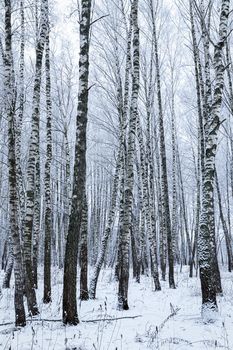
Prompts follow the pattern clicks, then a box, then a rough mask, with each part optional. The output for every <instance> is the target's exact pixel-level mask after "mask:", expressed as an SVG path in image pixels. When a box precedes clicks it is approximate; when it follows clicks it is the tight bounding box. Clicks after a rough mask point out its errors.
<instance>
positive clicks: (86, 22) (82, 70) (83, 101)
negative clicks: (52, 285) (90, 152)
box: [63, 0, 91, 325]
mask: <svg viewBox="0 0 233 350" xmlns="http://www.w3.org/2000/svg"><path fill="white" fill-rule="evenodd" d="M81 4H82V9H81V21H80V58H79V93H78V111H77V122H76V144H75V163H74V172H73V191H72V204H71V214H70V220H69V228H68V235H67V241H66V249H65V262H64V280H63V283H64V284H63V322H64V323H65V324H67V323H68V324H73V325H77V324H78V323H79V319H78V314H77V300H76V288H77V259H78V241H79V238H80V227H81V221H82V205H83V198H84V191H85V186H86V129H87V114H88V93H89V90H88V78H89V45H90V17H91V1H90V0H82V2H81Z"/></svg>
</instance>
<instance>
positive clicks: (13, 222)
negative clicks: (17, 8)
mask: <svg viewBox="0 0 233 350" xmlns="http://www.w3.org/2000/svg"><path fill="white" fill-rule="evenodd" d="M11 13H12V8H11V1H10V0H5V54H4V69H5V74H4V85H5V97H6V114H7V119H8V148H9V149H8V167H9V210H10V231H11V233H10V236H11V239H12V244H13V253H14V275H15V324H16V326H25V324H26V317H25V310H24V303H23V271H22V266H23V264H22V255H21V245H20V230H19V201H18V193H17V166H16V139H15V131H16V111H15V103H16V100H15V98H16V97H15V93H16V91H15V78H14V67H13V54H12V28H11Z"/></svg>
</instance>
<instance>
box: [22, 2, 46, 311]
mask: <svg viewBox="0 0 233 350" xmlns="http://www.w3.org/2000/svg"><path fill="white" fill-rule="evenodd" d="M47 13H48V1H47V0H42V2H41V23H40V33H39V37H38V40H37V44H36V67H35V68H36V71H35V80H34V90H33V101H32V109H33V112H32V131H31V137H30V144H29V156H28V166H27V191H26V216H25V224H24V264H25V290H26V296H27V302H28V310H29V313H30V314H31V315H37V314H38V313H39V310H38V307H37V301H36V293H35V285H34V280H33V265H32V239H33V236H32V231H33V215H34V206H35V203H36V198H35V175H36V165H37V164H38V159H39V129H40V90H41V75H42V58H43V51H44V45H45V38H46V34H47V30H48V23H47V15H46V14H47Z"/></svg>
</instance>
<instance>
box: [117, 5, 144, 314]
mask: <svg viewBox="0 0 233 350" xmlns="http://www.w3.org/2000/svg"><path fill="white" fill-rule="evenodd" d="M131 6H132V11H131V21H132V29H133V39H132V51H133V59H132V96H131V106H130V117H129V131H128V141H127V143H128V149H127V154H126V161H125V164H126V167H125V184H124V197H123V198H124V213H123V220H122V223H121V227H120V232H119V234H120V238H119V248H118V249H119V261H120V263H119V287H118V308H119V309H120V310H128V308H129V305H128V283H129V239H130V230H131V229H132V205H133V185H134V175H133V173H134V150H135V131H136V122H137V114H138V94H139V28H138V0H134V1H133V2H132V5H131Z"/></svg>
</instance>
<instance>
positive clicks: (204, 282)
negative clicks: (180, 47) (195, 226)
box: [198, 0, 230, 322]
mask: <svg viewBox="0 0 233 350" xmlns="http://www.w3.org/2000/svg"><path fill="white" fill-rule="evenodd" d="M229 4H230V1H229V0H223V1H222V2H221V12H220V23H219V34H218V35H219V39H218V42H217V43H216V44H215V50H214V60H213V64H214V69H215V85H214V93H213V103H212V108H211V114H210V116H209V122H208V130H207V131H208V134H207V133H206V134H207V139H206V149H205V169H204V182H203V184H202V209H201V218H200V235H199V242H198V248H199V249H198V257H199V265H200V278H201V289H202V316H203V320H204V321H205V322H210V321H213V320H214V318H215V311H217V301H216V286H215V285H214V283H213V278H212V274H213V270H214V269H215V267H213V266H212V265H213V260H212V247H211V245H210V238H211V236H212V235H213V234H214V233H213V232H212V230H213V228H214V227H213V222H214V179H215V156H216V150H217V140H218V130H219V126H220V112H221V104H222V94H223V87H224V64H223V47H224V45H225V42H226V38H227V32H228V16H229Z"/></svg>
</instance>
